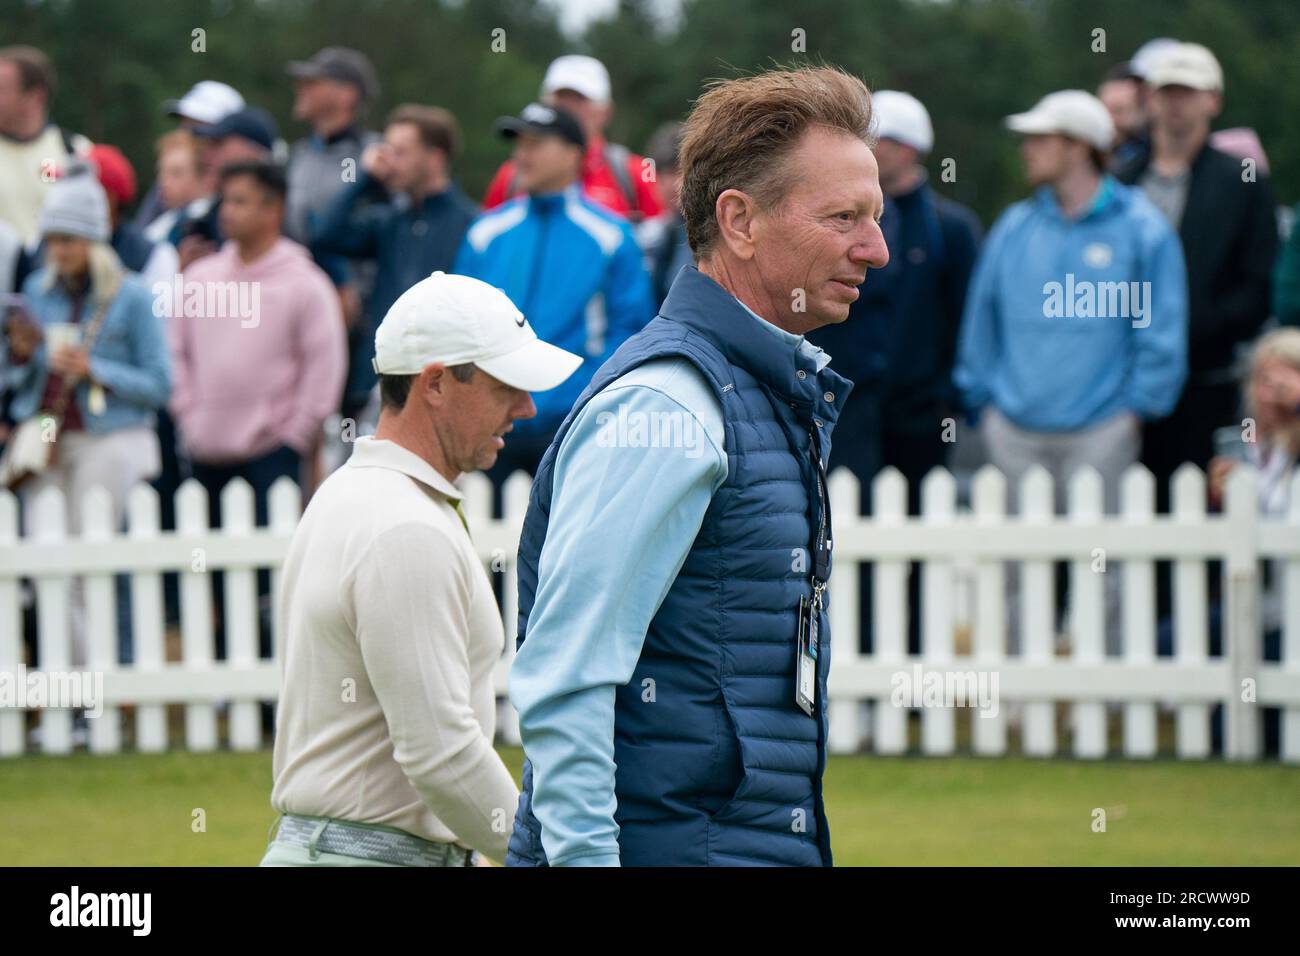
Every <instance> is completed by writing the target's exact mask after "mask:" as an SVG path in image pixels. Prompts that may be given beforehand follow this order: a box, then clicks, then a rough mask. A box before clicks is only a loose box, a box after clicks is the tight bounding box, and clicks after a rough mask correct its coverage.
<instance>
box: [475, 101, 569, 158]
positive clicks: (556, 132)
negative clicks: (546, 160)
mask: <svg viewBox="0 0 1300 956" xmlns="http://www.w3.org/2000/svg"><path fill="white" fill-rule="evenodd" d="M492 128H493V129H495V130H496V131H497V132H498V133H500V134H501V135H502V136H503V137H504V138H506V139H514V138H515V137H516V136H518V135H519V134H520V133H534V134H536V135H538V136H558V137H560V138H561V139H563V140H566V141H567V142H570V143H572V144H573V145H574V146H581V147H584V148H585V147H586V145H587V137H586V136H585V135H584V134H583V132H582V124H581V123H579V122H578V118H577V117H576V116H574V115H573V114H572V113H570V112H569V111H568V110H562V109H559V108H557V107H554V106H543V105H542V104H541V103H529V104H528V105H527V106H525V107H524V108H523V109H522V110H521V111H520V113H519V115H518V116H503V117H501V118H500V119H498V120H497V121H496V122H495V123H493V124H492Z"/></svg>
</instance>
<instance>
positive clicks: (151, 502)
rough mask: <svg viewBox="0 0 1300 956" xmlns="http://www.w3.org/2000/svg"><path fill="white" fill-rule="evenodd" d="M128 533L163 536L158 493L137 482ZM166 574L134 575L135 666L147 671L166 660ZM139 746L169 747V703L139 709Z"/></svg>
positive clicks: (153, 539)
mask: <svg viewBox="0 0 1300 956" xmlns="http://www.w3.org/2000/svg"><path fill="white" fill-rule="evenodd" d="M127 514H128V515H129V519H128V528H129V531H128V535H129V537H130V538H131V539H132V540H135V541H144V542H149V543H153V542H156V541H157V540H158V537H159V532H158V528H159V521H158V493H157V492H156V491H154V490H153V489H152V488H150V487H149V486H148V485H136V487H135V488H133V489H131V495H130V497H129V498H128V499H127ZM164 620H165V618H164V615H163V594H162V575H161V574H159V573H158V572H156V571H152V572H150V571H136V572H135V573H134V574H133V575H132V576H131V629H132V634H133V636H134V640H135V668H136V669H137V670H139V671H143V672H145V673H150V672H160V671H162V669H163V664H164V662H165V660H166V654H165V651H164V648H163V622H164ZM135 723H136V747H137V748H138V749H140V750H142V751H144V752H146V753H158V752H161V751H163V750H166V749H167V708H166V705H165V704H141V705H140V706H139V707H138V708H137V709H136V712H135Z"/></svg>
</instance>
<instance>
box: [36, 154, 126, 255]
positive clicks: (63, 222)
mask: <svg viewBox="0 0 1300 956" xmlns="http://www.w3.org/2000/svg"><path fill="white" fill-rule="evenodd" d="M52 232H53V233H61V234H63V235H66V236H81V237H82V238H85V239H90V240H92V241H94V242H108V240H109V239H110V238H111V237H112V234H113V229H112V225H111V224H110V221H109V216H108V197H107V196H106V195H105V194H104V188H103V187H102V186H100V185H99V179H98V178H97V177H96V175H95V170H94V167H93V166H91V165H89V164H88V163H85V162H81V161H78V160H74V161H71V162H69V164H68V166H67V168H66V169H65V170H64V172H63V175H62V176H60V177H59V178H58V179H57V180H55V182H54V184H53V185H52V186H50V188H49V191H48V192H46V194H45V205H44V206H42V207H41V219H40V234H41V238H42V239H44V238H45V237H46V236H48V235H49V234H50V233H52Z"/></svg>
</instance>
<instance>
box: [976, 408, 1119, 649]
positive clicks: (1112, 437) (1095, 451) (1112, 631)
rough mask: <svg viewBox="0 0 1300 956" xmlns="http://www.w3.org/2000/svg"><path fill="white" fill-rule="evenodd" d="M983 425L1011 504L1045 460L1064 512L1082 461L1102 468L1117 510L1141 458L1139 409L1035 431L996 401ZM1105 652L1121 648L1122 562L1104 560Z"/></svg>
mask: <svg viewBox="0 0 1300 956" xmlns="http://www.w3.org/2000/svg"><path fill="white" fill-rule="evenodd" d="M980 431H981V434H982V436H983V438H984V444H985V447H986V448H987V449H988V453H989V458H990V460H991V461H992V462H993V465H994V467H996V468H997V469H998V470H999V471H1001V472H1002V473H1003V474H1004V475H1006V478H1007V491H1008V496H1009V507H1010V510H1011V513H1012V514H1016V513H1018V512H1019V511H1020V480H1021V478H1022V477H1023V476H1024V473H1025V472H1026V471H1028V470H1029V467H1030V466H1031V465H1041V466H1042V467H1044V468H1046V469H1047V471H1048V472H1049V473H1050V474H1051V476H1052V482H1053V488H1054V496H1053V497H1054V505H1055V511H1056V513H1057V514H1064V513H1065V509H1066V505H1067V501H1068V497H1069V482H1070V479H1071V478H1072V477H1073V476H1074V473H1075V472H1076V471H1078V470H1079V469H1080V468H1082V467H1083V466H1084V465H1091V466H1092V467H1093V468H1095V469H1096V470H1097V471H1098V472H1099V473H1100V474H1101V480H1102V485H1103V488H1104V502H1105V511H1106V514H1116V513H1118V512H1119V484H1120V478H1121V477H1122V476H1123V474H1124V472H1125V470H1126V469H1127V468H1128V467H1129V466H1130V465H1132V464H1134V463H1135V462H1136V461H1137V460H1138V454H1139V452H1140V451H1141V444H1142V427H1141V422H1140V421H1139V419H1138V418H1137V416H1136V415H1133V414H1132V413H1130V412H1123V413H1121V414H1119V415H1115V416H1113V417H1111V418H1108V419H1106V420H1105V421H1103V422H1101V423H1100V424H1098V425H1094V426H1092V427H1091V428H1083V429H1080V430H1078V431H1073V432H1035V431H1029V430H1028V429H1024V428H1020V427H1019V426H1018V425H1015V424H1014V423H1012V422H1011V421H1010V420H1008V419H1007V417H1006V416H1005V415H1003V414H1002V413H1001V412H1000V411H998V410H997V409H996V408H993V407H992V406H989V407H988V408H986V409H985V410H984V414H983V418H982V421H981V423H980ZM1008 572H1009V573H1008V575H1007V584H1008V591H1007V601H1008V606H1007V620H1008V621H1009V622H1010V627H1011V641H1010V647H1009V650H1010V652H1011V653H1017V652H1018V651H1019V649H1020V640H1019V628H1018V627H1017V621H1018V618H1019V604H1018V600H1017V597H1018V592H1019V587H1018V584H1019V573H1018V572H1019V568H1018V567H1016V566H1012V567H1011V568H1010V569H1008ZM1105 592H1106V653H1107V654H1118V653H1119V640H1120V592H1121V571H1120V564H1119V562H1111V561H1107V562H1106V578H1105Z"/></svg>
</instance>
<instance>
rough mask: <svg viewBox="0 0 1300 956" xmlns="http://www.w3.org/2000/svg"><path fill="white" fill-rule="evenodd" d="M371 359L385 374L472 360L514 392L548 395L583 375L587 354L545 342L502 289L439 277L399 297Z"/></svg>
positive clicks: (382, 326) (380, 330)
mask: <svg viewBox="0 0 1300 956" xmlns="http://www.w3.org/2000/svg"><path fill="white" fill-rule="evenodd" d="M372 362H373V364H374V369H375V371H376V372H378V373H379V374H380V375H417V374H419V373H420V372H421V371H423V369H424V367H425V366H426V365H430V364H432V363H434V362H441V363H442V364H444V365H447V366H451V365H464V364H466V363H469V362H472V363H473V364H475V365H477V366H478V367H479V368H481V369H482V370H483V371H485V372H487V373H488V374H489V375H491V376H492V377H493V378H496V379H499V380H500V381H502V382H505V383H506V384H507V385H510V386H513V387H514V388H522V389H523V390H524V391H527V392H544V391H546V390H547V389H549V388H555V386H557V385H559V384H560V383H561V382H563V381H564V380H565V379H566V378H568V377H569V376H570V375H572V374H573V373H574V372H575V371H577V369H578V366H579V365H581V364H582V356H580V355H574V354H573V353H572V352H566V351H565V350H564V349H562V348H558V347H556V346H554V345H551V344H550V343H549V342H543V341H542V340H541V339H539V338H538V337H537V333H536V332H534V331H533V328H532V326H531V325H529V324H528V321H527V320H526V319H525V318H524V314H523V313H522V312H520V311H519V310H518V309H517V308H515V304H514V303H513V302H511V301H510V298H509V297H508V296H507V295H506V294H505V293H504V292H502V291H501V290H500V289H495V288H493V287H492V286H490V285H488V284H487V283H486V282H481V281H479V280H478V279H472V278H470V277H469V276H459V275H448V274H447V273H445V272H435V273H434V274H433V275H431V276H429V277H428V278H427V279H421V280H420V281H419V282H417V283H416V284H415V285H413V286H411V287H410V288H409V289H407V290H406V291H405V292H403V293H402V294H401V295H400V296H398V297H397V301H396V302H394V303H393V305H392V307H391V308H390V309H389V310H388V314H387V315H385V316H384V320H383V321H382V322H381V323H379V328H378V329H377V330H376V331H375V357H374V359H372Z"/></svg>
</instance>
